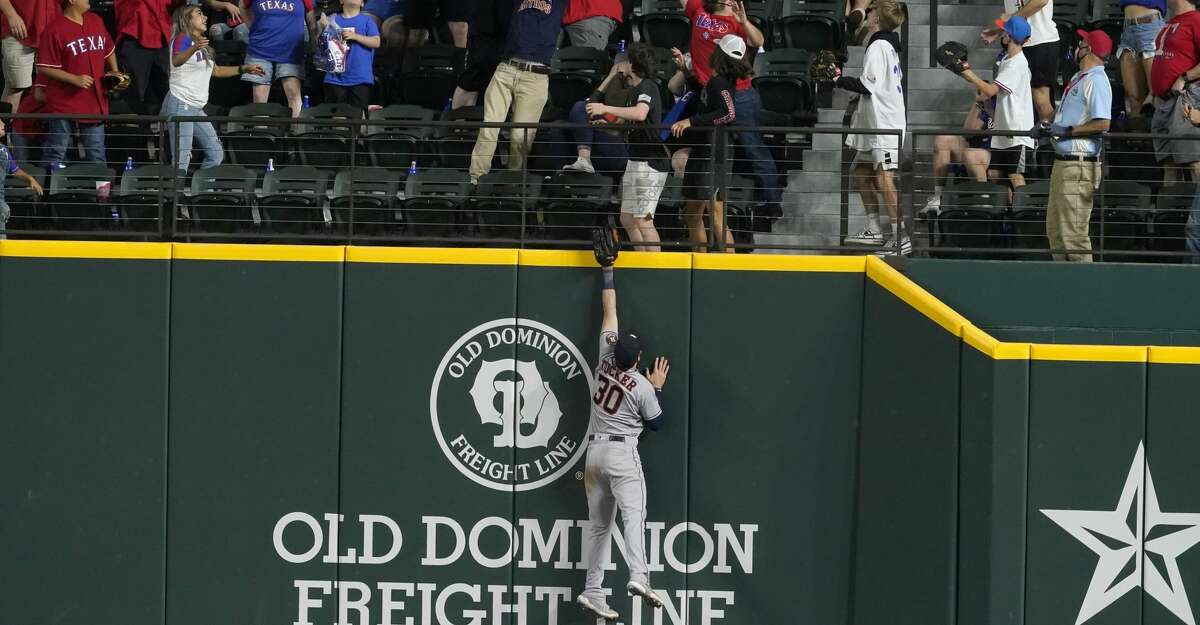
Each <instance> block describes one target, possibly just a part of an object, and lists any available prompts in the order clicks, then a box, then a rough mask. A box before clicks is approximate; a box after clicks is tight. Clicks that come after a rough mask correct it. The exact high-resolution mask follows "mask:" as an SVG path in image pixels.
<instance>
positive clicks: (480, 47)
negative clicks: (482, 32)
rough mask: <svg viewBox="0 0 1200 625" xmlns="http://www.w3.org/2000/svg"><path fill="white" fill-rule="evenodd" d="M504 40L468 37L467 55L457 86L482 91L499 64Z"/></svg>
mask: <svg viewBox="0 0 1200 625" xmlns="http://www.w3.org/2000/svg"><path fill="white" fill-rule="evenodd" d="M502 49H504V42H503V41H500V40H497V39H494V38H492V37H483V36H481V37H468V39H467V56H466V59H465V62H464V63H463V71H462V73H461V74H459V76H458V87H459V88H460V89H462V90H463V91H477V92H480V93H482V92H483V90H484V89H487V86H488V83H490V82H492V75H493V74H495V73H496V68H497V67H498V66H499V65H500V51H501V50H502Z"/></svg>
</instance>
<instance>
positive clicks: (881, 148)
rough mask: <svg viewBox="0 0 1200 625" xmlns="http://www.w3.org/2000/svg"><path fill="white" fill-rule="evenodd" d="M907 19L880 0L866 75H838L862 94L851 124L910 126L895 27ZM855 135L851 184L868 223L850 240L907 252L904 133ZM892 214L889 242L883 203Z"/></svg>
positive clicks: (892, 0) (872, 18) (871, 23)
mask: <svg viewBox="0 0 1200 625" xmlns="http://www.w3.org/2000/svg"><path fill="white" fill-rule="evenodd" d="M903 23H904V11H903V9H901V7H900V4H899V3H898V2H896V0H879V1H878V2H877V3H876V4H875V9H874V10H873V11H871V14H870V15H869V16H868V17H867V27H868V28H871V27H875V26H877V27H878V31H877V32H876V33H875V34H874V35H872V36H871V41H870V43H869V44H868V45H867V51H866V53H865V54H864V55H863V69H862V76H860V77H858V78H852V77H849V76H839V77H838V79H837V83H835V84H836V85H837V87H838V88H841V89H846V90H848V91H853V92H855V93H858V94H860V95H861V96H862V97H861V98H860V100H859V103H858V108H857V109H855V111H854V116H853V117H852V118H851V120H850V127H851V128H876V129H889V130H898V131H900V133H899V135H903V133H904V130H905V124H906V120H905V110H904V88H903V87H902V86H901V83H902V81H903V79H904V74H903V72H901V70H900V36H899V35H898V34H896V32H895V30H896V29H897V28H899V27H900V25H901V24H903ZM899 135H869V134H863V133H853V134H850V135H849V136H847V137H846V145H847V146H848V147H851V148H853V149H854V150H855V151H856V152H855V155H854V164H853V165H852V167H851V171H850V176H851V182H852V184H853V186H854V187H855V188H857V189H858V192H859V195H860V196H861V197H862V203H863V208H864V209H865V210H866V213H867V226H866V227H865V228H864V229H863V231H862V232H860V233H858V234H856V235H854V236H850V237H846V242H847V243H857V244H860V245H879V244H884V248H885V252H886V253H891V254H895V253H900V254H908V253H909V252H910V251H911V250H912V243H911V242H910V240H909V237H908V233H906V232H904V226H903V224H901V223H900V215H899V211H898V204H899V196H898V194H897V192H896V181H895V179H894V175H893V173H892V172H894V171H896V169H897V168H899V166H900V136H899ZM881 204H882V205H883V206H884V207H885V208H886V209H887V212H888V217H890V218H891V222H892V230H893V234H892V236H891V237H889V238H888V239H887V240H886V243H885V239H884V236H883V228H882V226H881V225H880V223H879V206H880V205H881Z"/></svg>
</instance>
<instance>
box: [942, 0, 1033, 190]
mask: <svg viewBox="0 0 1200 625" xmlns="http://www.w3.org/2000/svg"><path fill="white" fill-rule="evenodd" d="M997 26H1000V28H1001V35H1000V44H1001V45H1003V46H1004V52H1003V53H1002V54H1001V55H1000V58H999V60H998V61H997V62H996V72H995V74H993V77H994V79H993V80H992V82H988V81H986V80H984V79H982V78H980V77H979V76H978V75H976V74H975V72H973V71H971V69H970V68H969V67H963V68H956V69H952V71H957V72H958V75H959V76H962V77H963V79H965V80H966V81H967V82H968V83H970V84H971V86H972V87H974V88H975V89H976V90H978V91H979V92H980V93H982V94H983V95H985V96H987V97H989V98H993V102H994V103H993V104H992V106H993V109H994V114H993V117H994V120H995V129H996V130H999V131H1011V132H1020V133H1028V132H1029V131H1030V130H1032V129H1033V94H1032V92H1031V87H1030V83H1031V80H1032V74H1031V73H1030V69H1029V61H1028V60H1026V58H1025V54H1024V53H1022V51H1021V46H1022V44H1023V43H1024V42H1025V41H1026V40H1027V39H1029V37H1030V34H1031V32H1032V31H1031V30H1030V27H1029V22H1027V21H1026V20H1025V18H1023V17H1021V16H1020V15H1014V16H1012V17H1010V18H1008V20H1007V21H1005V22H1003V23H1001V24H997ZM1035 147H1036V144H1035V143H1034V141H1033V138H1031V137H1029V136H1027V135H1025V134H1023V135H1021V136H1018V137H1004V136H996V137H992V164H991V168H992V169H993V170H996V171H997V172H999V175H1001V176H1005V177H1007V178H1008V181H1009V183H1010V184H1011V185H1012V188H1013V190H1014V191H1015V190H1016V189H1018V188H1020V187H1023V186H1025V163H1026V160H1027V159H1031V158H1032V157H1033V150H1034V148H1035Z"/></svg>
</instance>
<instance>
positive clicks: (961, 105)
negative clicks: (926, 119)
mask: <svg viewBox="0 0 1200 625" xmlns="http://www.w3.org/2000/svg"><path fill="white" fill-rule="evenodd" d="M959 80H961V79H959ZM974 100H975V94H974V93H972V92H970V91H968V90H967V89H966V88H965V87H964V88H962V89H949V90H942V91H938V90H933V89H916V90H914V89H909V91H908V107H907V108H908V110H909V111H938V112H944V113H954V114H955V115H956V116H957V117H956V119H957V120H958V121H957V122H955V124H954V125H958V124H960V123H962V117H961V115H963V114H965V113H966V111H967V108H968V107H970V106H971V102H972V101H974ZM835 101H836V100H835Z"/></svg>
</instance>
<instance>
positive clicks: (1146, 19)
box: [1125, 11, 1162, 26]
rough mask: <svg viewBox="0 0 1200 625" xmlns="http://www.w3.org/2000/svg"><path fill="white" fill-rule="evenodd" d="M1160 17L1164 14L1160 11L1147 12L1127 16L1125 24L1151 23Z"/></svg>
mask: <svg viewBox="0 0 1200 625" xmlns="http://www.w3.org/2000/svg"><path fill="white" fill-rule="evenodd" d="M1160 19H1162V16H1161V15H1159V14H1158V11H1155V12H1154V13H1147V14H1145V15H1139V16H1137V17H1127V18H1125V25H1126V26H1133V25H1134V24H1150V23H1153V22H1156V21H1158V20H1160Z"/></svg>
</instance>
